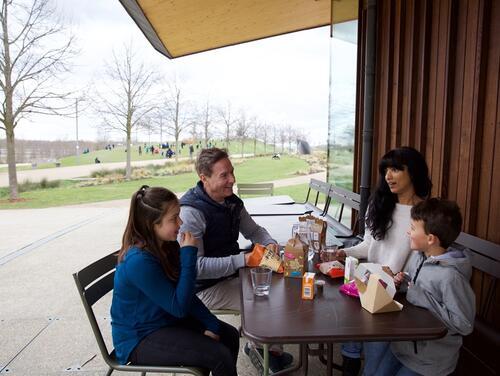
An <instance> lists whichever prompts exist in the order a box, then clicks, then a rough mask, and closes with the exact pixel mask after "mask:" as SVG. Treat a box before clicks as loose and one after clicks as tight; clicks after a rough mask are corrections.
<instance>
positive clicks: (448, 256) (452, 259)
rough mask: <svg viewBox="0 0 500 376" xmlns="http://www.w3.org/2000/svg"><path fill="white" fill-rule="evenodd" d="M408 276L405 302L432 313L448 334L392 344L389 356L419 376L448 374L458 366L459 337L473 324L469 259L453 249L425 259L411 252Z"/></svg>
mask: <svg viewBox="0 0 500 376" xmlns="http://www.w3.org/2000/svg"><path fill="white" fill-rule="evenodd" d="M408 273H409V274H410V277H411V280H412V282H413V283H411V284H410V286H409V287H408V292H407V294H406V298H407V300H408V302H410V303H412V304H414V305H416V306H419V307H423V308H426V309H428V310H429V311H431V312H432V313H433V314H434V315H435V316H437V317H438V318H440V319H441V320H442V321H443V323H444V324H445V325H446V327H447V328H448V333H447V334H446V336H444V337H443V338H441V339H437V340H433V341H417V342H393V343H392V344H391V350H392V353H393V354H394V355H395V356H396V357H397V358H398V359H399V361H400V362H401V363H403V364H404V365H405V366H406V367H408V368H410V369H411V370H413V371H415V372H417V373H419V374H422V375H449V374H450V373H451V372H453V370H454V369H455V367H456V365H457V361H458V355H459V350H460V346H461V345H462V336H464V335H467V334H470V333H471V332H472V329H473V325H474V316H475V296H474V292H473V291H472V288H471V286H470V283H469V280H470V277H471V273H472V267H471V264H470V261H469V258H468V257H467V255H466V253H465V252H463V251H461V250H456V249H453V248H449V249H448V252H446V253H444V254H443V255H440V256H437V257H434V256H431V257H428V258H426V257H425V255H424V254H423V253H422V252H414V254H413V255H412V257H411V258H410V260H409V261H408Z"/></svg>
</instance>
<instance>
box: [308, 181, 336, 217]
mask: <svg viewBox="0 0 500 376" xmlns="http://www.w3.org/2000/svg"><path fill="white" fill-rule="evenodd" d="M331 186H332V185H331V184H330V183H327V182H324V181H321V180H318V179H311V180H310V181H309V189H308V190H307V195H306V199H305V201H304V202H303V203H302V204H307V205H311V206H313V210H314V212H318V211H319V212H321V213H320V215H324V214H325V213H326V212H327V211H328V206H329V205H330V198H329V197H328V192H330V187H331ZM311 193H312V194H313V195H314V197H311V201H309V197H310V196H311ZM321 194H322V195H324V196H325V205H324V207H323V210H321V209H319V208H318V201H319V197H320V195H321ZM312 200H314V204H313V202H312ZM314 208H316V209H317V210H316V209H314Z"/></svg>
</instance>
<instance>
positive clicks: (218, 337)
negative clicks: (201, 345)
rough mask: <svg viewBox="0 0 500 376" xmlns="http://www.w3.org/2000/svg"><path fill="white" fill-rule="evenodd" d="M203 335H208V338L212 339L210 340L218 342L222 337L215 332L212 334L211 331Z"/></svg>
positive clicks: (206, 331)
mask: <svg viewBox="0 0 500 376" xmlns="http://www.w3.org/2000/svg"><path fill="white" fill-rule="evenodd" d="M203 334H204V335H206V336H207V337H210V338H212V339H214V340H216V341H219V340H220V336H218V335H217V334H215V333H214V332H211V331H210V330H205V332H204V333H203Z"/></svg>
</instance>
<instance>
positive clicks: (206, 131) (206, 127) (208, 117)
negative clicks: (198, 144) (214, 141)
mask: <svg viewBox="0 0 500 376" xmlns="http://www.w3.org/2000/svg"><path fill="white" fill-rule="evenodd" d="M212 112H213V110H212V107H211V106H210V102H209V100H208V99H207V102H206V103H205V106H204V107H203V112H202V113H201V124H202V126H203V144H204V146H205V148H207V147H208V142H209V140H210V139H211V137H212V133H211V129H210V125H211V124H212V122H213V119H212V118H213V116H212Z"/></svg>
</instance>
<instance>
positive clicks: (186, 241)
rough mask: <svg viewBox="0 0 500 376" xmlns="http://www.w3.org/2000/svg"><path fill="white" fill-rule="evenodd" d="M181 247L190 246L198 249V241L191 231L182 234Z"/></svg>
mask: <svg viewBox="0 0 500 376" xmlns="http://www.w3.org/2000/svg"><path fill="white" fill-rule="evenodd" d="M180 245H181V247H188V246H191V247H196V246H197V240H196V238H195V237H194V236H193V234H191V233H190V232H189V231H186V232H183V233H181V241H180Z"/></svg>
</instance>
